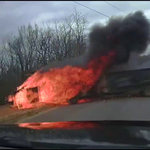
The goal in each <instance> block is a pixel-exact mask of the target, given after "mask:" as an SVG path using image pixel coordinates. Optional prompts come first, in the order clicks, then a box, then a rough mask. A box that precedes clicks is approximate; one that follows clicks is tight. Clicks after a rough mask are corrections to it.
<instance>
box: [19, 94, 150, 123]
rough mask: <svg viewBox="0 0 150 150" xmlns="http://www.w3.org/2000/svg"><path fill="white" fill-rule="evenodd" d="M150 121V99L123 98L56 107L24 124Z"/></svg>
mask: <svg viewBox="0 0 150 150" xmlns="http://www.w3.org/2000/svg"><path fill="white" fill-rule="evenodd" d="M83 120H86V121H90V120H91V121H92V120H150V98H140V97H138V98H121V99H116V100H106V101H105V102H104V101H92V102H88V103H82V104H76V105H70V106H63V107H56V108H53V109H50V110H48V111H46V112H43V113H40V114H38V115H36V116H33V117H30V118H26V119H24V120H21V121H20V122H19V123H23V122H50V121H83Z"/></svg>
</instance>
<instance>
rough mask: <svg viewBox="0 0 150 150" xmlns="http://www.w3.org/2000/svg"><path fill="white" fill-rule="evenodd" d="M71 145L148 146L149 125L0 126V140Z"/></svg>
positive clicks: (78, 123) (93, 122)
mask: <svg viewBox="0 0 150 150" xmlns="http://www.w3.org/2000/svg"><path fill="white" fill-rule="evenodd" d="M9 136H11V137H15V138H18V139H26V140H28V141H39V142H41V141H42V142H43V141H44V142H48V143H49V142H50V143H68V142H69V143H74V144H88V145H89V144H104V145H105V144H110V145H111V144H117V145H134V146H140V145H141V146H149V144H150V122H146V121H90V122H89V121H84V122H80V121H74V122H48V123H22V124H11V125H10V124H9V125H7V124H5V125H4V124H3V125H0V138H2V137H9Z"/></svg>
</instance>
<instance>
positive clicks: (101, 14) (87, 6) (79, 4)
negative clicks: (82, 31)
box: [73, 1, 110, 18]
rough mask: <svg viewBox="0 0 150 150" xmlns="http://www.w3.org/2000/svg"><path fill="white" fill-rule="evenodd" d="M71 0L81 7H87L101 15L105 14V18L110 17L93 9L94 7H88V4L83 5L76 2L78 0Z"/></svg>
mask: <svg viewBox="0 0 150 150" xmlns="http://www.w3.org/2000/svg"><path fill="white" fill-rule="evenodd" d="M73 2H74V3H76V4H78V5H81V6H83V7H85V8H88V9H90V10H92V11H94V12H96V13H98V14H101V15H103V16H105V17H107V18H110V17H109V16H107V15H105V14H103V13H101V12H99V11H97V10H94V9H92V8H90V7H88V6H85V5H83V4H81V3H78V2H76V1H73Z"/></svg>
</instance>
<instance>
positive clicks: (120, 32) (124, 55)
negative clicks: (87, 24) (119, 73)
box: [88, 11, 150, 63]
mask: <svg viewBox="0 0 150 150" xmlns="http://www.w3.org/2000/svg"><path fill="white" fill-rule="evenodd" d="M149 35H150V24H149V21H148V19H147V18H146V17H145V16H144V14H143V12H141V11H137V12H135V13H130V14H129V15H127V16H126V17H124V18H123V17H116V18H114V17H112V18H111V19H110V20H109V21H108V23H107V25H106V26H100V25H95V26H93V28H92V30H91V32H90V34H89V44H90V45H89V49H88V53H89V57H91V58H92V59H93V58H94V57H96V56H99V55H103V54H107V53H108V52H109V51H111V50H115V51H116V60H115V62H116V63H124V62H127V61H128V59H129V57H130V53H131V52H138V53H143V52H144V51H145V50H146V47H147V45H148V41H149Z"/></svg>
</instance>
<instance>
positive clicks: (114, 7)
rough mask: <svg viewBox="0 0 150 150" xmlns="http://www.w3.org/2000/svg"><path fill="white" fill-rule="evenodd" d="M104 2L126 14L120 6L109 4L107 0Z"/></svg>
mask: <svg viewBox="0 0 150 150" xmlns="http://www.w3.org/2000/svg"><path fill="white" fill-rule="evenodd" d="M105 3H107V4H108V5H110V6H112V7H114V8H116V9H118V10H120V11H122V12H123V13H125V14H126V12H124V11H123V10H121V9H120V8H118V7H116V6H115V5H113V4H110V3H108V2H107V1H105Z"/></svg>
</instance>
